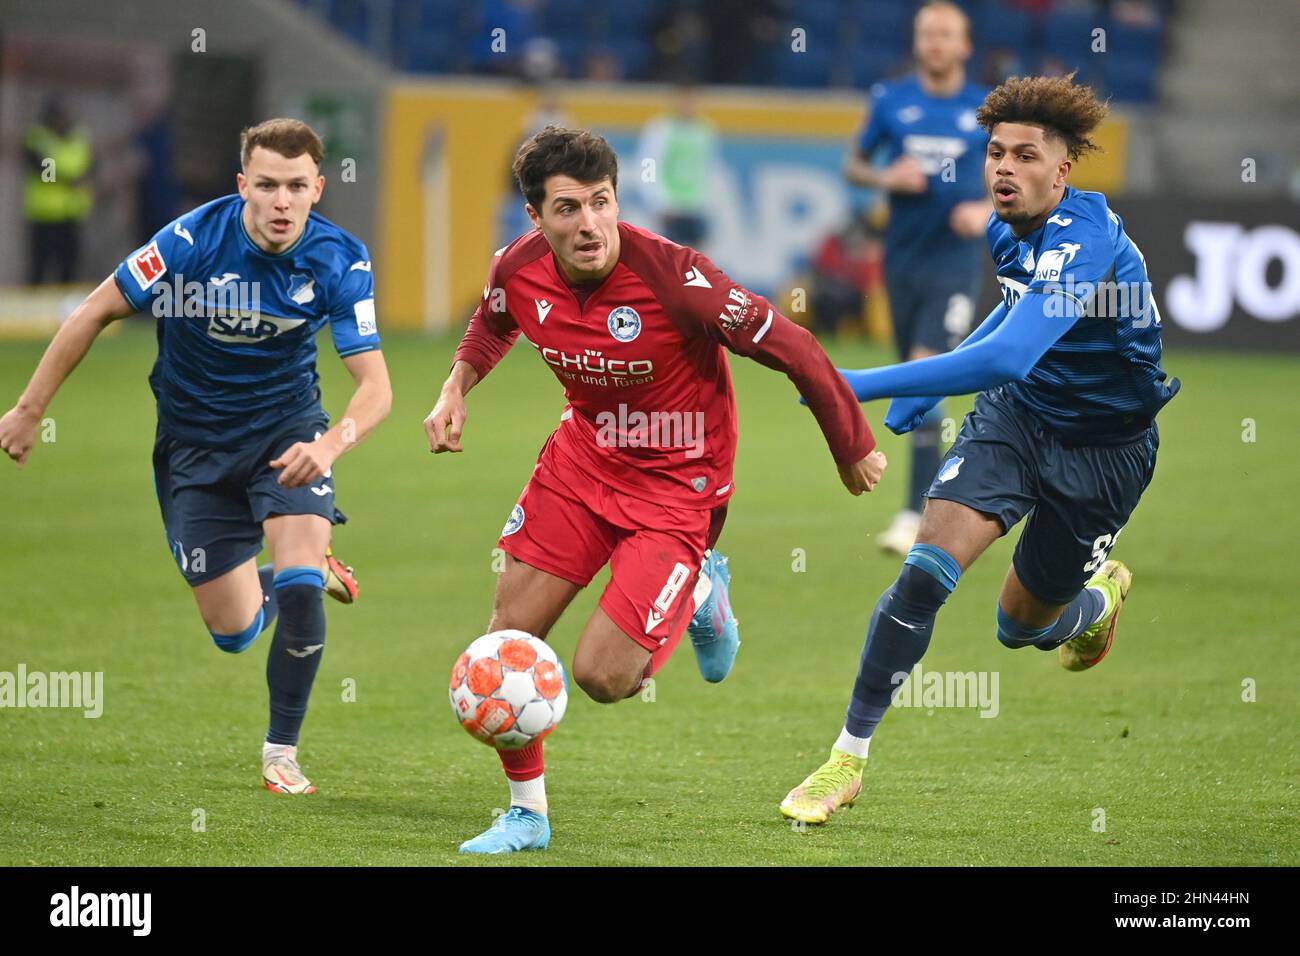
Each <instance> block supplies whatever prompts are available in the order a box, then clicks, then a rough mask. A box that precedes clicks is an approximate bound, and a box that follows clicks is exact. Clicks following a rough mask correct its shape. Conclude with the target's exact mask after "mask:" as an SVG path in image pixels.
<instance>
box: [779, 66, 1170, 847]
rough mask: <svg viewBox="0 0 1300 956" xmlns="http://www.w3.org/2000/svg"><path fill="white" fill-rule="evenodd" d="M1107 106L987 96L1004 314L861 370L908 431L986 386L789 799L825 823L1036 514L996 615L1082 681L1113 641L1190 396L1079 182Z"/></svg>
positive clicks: (858, 387)
mask: <svg viewBox="0 0 1300 956" xmlns="http://www.w3.org/2000/svg"><path fill="white" fill-rule="evenodd" d="M1105 113H1106V107H1105V106H1104V105H1103V104H1101V103H1099V102H1098V101H1097V98H1096V96H1095V95H1094V94H1093V92H1092V90H1090V89H1088V88H1087V87H1085V86H1076V85H1075V84H1074V82H1073V75H1071V76H1068V77H1053V78H1048V77H1030V78H1012V79H1010V80H1008V81H1007V82H1006V83H1004V84H1003V85H1002V86H1000V87H998V88H997V89H996V90H994V91H993V92H992V93H990V94H989V96H988V99H987V100H985V102H984V104H983V105H982V106H981V107H980V110H979V122H980V125H981V126H983V127H984V128H985V129H986V130H988V131H989V134H990V138H989V144H988V149H987V152H986V156H985V161H984V178H985V181H986V183H987V186H988V189H989V193H990V195H991V197H992V200H993V208H994V214H993V216H991V217H990V219H989V223H988V243H989V249H990V251H991V252H992V255H993V261H994V263H995V265H996V267H997V276H998V282H999V283H1000V284H1001V286H1002V291H1003V302H1002V304H1000V305H999V306H998V307H997V308H996V309H994V310H993V312H992V313H990V314H989V316H988V318H987V319H985V320H984V322H983V323H982V324H981V325H980V326H979V328H977V329H976V330H975V331H974V332H972V333H971V334H970V336H969V337H968V338H967V339H966V340H965V341H964V342H962V344H961V345H960V346H958V348H957V349H956V350H954V351H952V352H949V353H948V354H946V355H937V356H932V357H930V358H925V359H921V360H919V361H914V362H904V363H902V364H899V365H892V366H886V367H882V368H876V369H865V370H862V371H853V372H845V373H844V375H845V378H846V379H847V380H848V382H849V384H850V386H852V388H853V390H854V392H855V394H856V395H857V396H858V398H859V399H861V400H862V401H868V400H871V399H876V398H884V397H892V398H893V402H892V403H891V404H890V407H889V413H888V415H887V416H886V418H885V424H886V426H888V427H889V428H890V430H892V431H894V432H895V433H898V434H902V433H904V432H907V431H909V430H911V429H913V428H915V427H916V426H917V424H918V423H920V422H921V421H923V420H924V418H925V416H926V415H927V414H928V413H929V411H930V409H931V408H933V407H934V405H935V404H936V403H937V402H938V401H939V398H938V397H937V396H941V395H960V394H965V393H968V392H979V393H980V394H979V395H978V396H977V398H976V399H975V408H974V410H973V411H972V412H971V413H970V414H969V415H968V416H966V420H965V422H964V423H963V425H962V429H961V432H960V433H959V434H958V436H957V441H956V442H955V443H954V445H953V447H952V449H951V451H950V452H949V454H948V457H947V459H946V461H945V462H944V464H943V466H942V467H941V468H940V469H939V472H938V474H937V475H936V476H935V479H934V482H933V484H931V485H930V488H929V491H928V492H927V493H926V496H927V498H928V499H929V501H928V503H927V505H926V508H925V512H924V514H923V516H922V520H921V527H920V531H919V533H918V535H917V543H916V545H915V546H914V547H913V548H912V549H911V550H910V551H909V553H908V555H907V558H906V560H905V561H904V562H903V569H902V571H901V573H900V574H899V576H898V579H897V580H896V581H895V582H894V584H893V585H892V586H891V587H890V588H889V590H887V591H886V592H885V593H884V594H883V595H882V596H881V598H880V601H879V603H878V604H877V605H876V608H875V611H874V612H873V614H872V617H871V624H870V627H869V630H868V632H867V640H866V646H865V648H864V649H863V652H862V660H861V664H860V665H859V668H858V675H857V680H856V682H855V684H854V687H853V696H852V700H851V702H850V704H849V708H848V714H847V717H846V719H845V722H844V729H843V731H842V732H841V734H840V736H839V739H838V740H837V741H836V742H835V746H834V748H833V749H832V750H831V756H830V759H829V760H828V761H827V762H826V763H825V764H824V765H823V766H822V767H820V768H819V769H818V770H816V771H815V772H814V773H813V774H812V775H810V776H809V777H808V778H807V779H806V780H804V782H803V783H802V784H800V785H799V786H798V787H796V788H795V789H794V790H792V791H791V792H790V793H789V795H787V796H786V798H785V800H784V801H783V802H782V803H781V807H780V809H781V812H782V813H783V814H784V815H785V816H787V817H791V818H793V819H796V820H802V821H804V822H807V823H823V822H825V821H826V819H827V818H828V817H829V816H830V814H832V813H834V812H835V811H836V810H837V809H839V808H840V807H841V806H847V805H849V804H851V803H852V802H853V801H854V799H855V798H856V797H857V796H858V793H859V791H860V789H861V786H862V771H863V768H864V767H865V765H866V759H867V751H868V745H869V744H870V742H871V737H872V734H873V733H874V731H875V729H876V726H877V725H878V724H879V723H880V720H881V718H882V717H883V716H884V714H885V712H886V710H887V709H888V708H889V705H890V702H891V694H892V692H893V691H895V690H896V689H897V687H898V684H899V675H905V674H908V673H910V672H911V671H912V669H913V667H915V666H916V664H917V662H918V661H920V659H921V656H922V655H923V654H924V653H925V650H926V647H927V646H928V645H929V643H930V635H931V632H932V631H933V628H934V621H935V616H936V615H937V614H938V612H939V608H940V607H941V606H942V605H943V603H944V601H946V600H947V598H948V595H949V594H950V593H951V592H952V591H953V589H954V588H955V587H956V586H957V583H958V581H959V579H960V578H961V575H962V573H963V572H964V571H965V570H966V569H967V568H968V567H970V565H971V564H972V563H973V562H974V561H975V559H976V558H978V557H979V556H980V554H981V553H983V551H984V550H985V549H986V548H987V547H988V546H989V545H990V544H992V543H993V542H994V541H996V540H997V539H998V538H999V537H1001V536H1002V535H1004V534H1006V533H1007V532H1008V531H1010V530H1011V528H1012V527H1013V526H1014V525H1015V524H1017V523H1018V522H1019V521H1020V520H1021V519H1022V518H1025V517H1026V516H1028V520H1027V522H1026V525H1025V529H1024V531H1023V533H1022V534H1021V536H1020V541H1019V542H1018V543H1017V545H1016V550H1015V556H1014V558H1013V561H1012V564H1011V567H1010V568H1009V569H1008V571H1007V576H1006V580H1005V581H1004V582H1003V585H1002V592H1001V594H1000V596H999V598H998V604H997V609H996V621H997V637H998V640H999V641H1001V642H1002V643H1003V644H1004V645H1006V646H1007V647H1011V648H1022V647H1029V646H1033V647H1036V648H1039V649H1040V650H1044V651H1053V650H1054V651H1056V652H1057V653H1058V656H1059V658H1060V662H1061V664H1062V665H1063V666H1064V667H1065V668H1066V669H1067V670H1071V671H1082V670H1086V669H1088V668H1090V667H1093V666H1095V665H1096V664H1098V663H1099V662H1100V661H1101V660H1102V659H1103V658H1104V657H1105V656H1106V654H1107V653H1108V652H1109V650H1110V648H1111V645H1112V643H1113V641H1114V639H1115V628H1116V622H1117V619H1118V617H1119V612H1120V608H1121V606H1122V605H1123V603H1124V600H1125V598H1126V597H1127V595H1128V590H1129V586H1130V584H1131V583H1132V574H1131V573H1130V572H1129V570H1128V568H1126V567H1125V566H1124V565H1123V564H1121V563H1120V562H1118V561H1115V560H1111V559H1110V550H1111V548H1112V547H1113V546H1114V544H1115V540H1116V539H1117V538H1118V537H1119V534H1120V531H1121V530H1122V529H1123V528H1124V525H1125V524H1126V523H1127V522H1128V519H1129V516H1130V515H1131V514H1132V512H1133V509H1134V508H1135V507H1136V505H1137V503H1138V499H1139V498H1140V497H1141V495H1142V493H1143V491H1145V490H1146V487H1147V485H1148V484H1149V483H1150V481H1151V478H1152V475H1153V473H1154V471H1155V462H1156V449H1157V448H1158V447H1159V443H1160V438H1159V432H1158V431H1157V428H1156V424H1155V417H1156V414H1157V413H1158V412H1159V411H1160V409H1161V408H1162V407H1163V406H1164V405H1165V403H1167V402H1168V401H1169V400H1170V399H1171V398H1173V396H1174V395H1175V393H1176V392H1177V391H1178V380H1177V379H1173V380H1171V381H1169V382H1166V374H1165V372H1164V370H1163V369H1162V368H1161V366H1160V313H1159V310H1158V309H1157V307H1156V304H1155V301H1154V299H1153V298H1152V296H1151V286H1150V282H1149V280H1148V278H1147V271H1146V263H1145V261H1144V260H1143V258H1142V253H1141V252H1139V251H1138V248H1137V247H1136V246H1135V245H1134V244H1133V242H1132V241H1131V240H1130V239H1129V237H1128V236H1127V235H1126V234H1125V232H1124V224H1123V222H1122V221H1121V220H1120V218H1119V216H1117V215H1116V214H1115V213H1113V212H1112V211H1111V210H1110V208H1109V206H1108V205H1107V203H1106V197H1105V196H1103V195H1102V194H1101V193H1096V192H1083V191H1080V190H1078V189H1075V188H1073V187H1072V186H1070V185H1068V183H1067V182H1066V180H1067V178H1068V176H1069V173H1070V169H1071V167H1072V166H1073V165H1074V161H1075V160H1077V159H1078V157H1079V156H1080V155H1081V154H1083V153H1085V152H1087V151H1088V150H1091V149H1094V148H1095V145H1094V144H1093V143H1092V141H1091V139H1090V138H1089V137H1090V135H1091V133H1092V131H1093V130H1094V129H1095V128H1096V126H1097V124H1098V123H1100V122H1101V120H1102V118H1103V117H1104V116H1105Z"/></svg>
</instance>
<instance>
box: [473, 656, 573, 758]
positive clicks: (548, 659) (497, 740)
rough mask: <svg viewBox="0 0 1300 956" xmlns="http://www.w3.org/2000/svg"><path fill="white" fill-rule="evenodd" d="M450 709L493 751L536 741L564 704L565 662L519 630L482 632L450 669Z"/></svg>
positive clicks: (548, 729)
mask: <svg viewBox="0 0 1300 956" xmlns="http://www.w3.org/2000/svg"><path fill="white" fill-rule="evenodd" d="M450 696H451V709H452V711H453V712H454V713H455V714H456V719H457V720H459V721H460V725H461V726H462V727H464V728H465V729H466V730H467V731H469V733H470V734H472V735H473V736H474V737H476V738H478V739H479V740H481V741H483V743H485V744H489V745H490V746H493V747H496V748H497V749H498V750H518V749H520V748H521V747H527V746H528V745H529V744H531V743H532V742H533V741H535V740H541V739H542V738H543V737H545V736H546V735H547V734H549V733H550V732H551V731H552V730H554V729H555V725H556V724H558V723H559V722H560V718H562V717H563V716H564V709H565V707H567V706H568V703H569V692H568V691H567V690H566V689H565V686H564V665H562V664H561V663H560V659H559V657H558V656H557V655H556V653H555V651H553V650H552V649H551V647H550V645H548V644H547V643H546V642H545V641H541V640H538V639H537V638H535V637H533V636H532V635H531V634H525V633H524V632H523V631H493V632H492V633H491V634H484V635H483V636H482V637H480V638H479V639H478V640H476V641H475V642H474V643H473V644H471V645H470V646H469V649H468V650H467V651H465V653H464V654H462V655H460V657H459V659H457V661H456V666H455V667H453V668H452V669H451V692H450Z"/></svg>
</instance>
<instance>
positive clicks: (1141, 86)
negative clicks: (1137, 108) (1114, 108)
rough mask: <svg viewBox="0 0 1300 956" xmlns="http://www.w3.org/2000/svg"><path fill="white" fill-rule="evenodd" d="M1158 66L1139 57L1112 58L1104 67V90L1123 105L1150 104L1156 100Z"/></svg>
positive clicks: (1152, 61) (1149, 60) (1153, 61)
mask: <svg viewBox="0 0 1300 956" xmlns="http://www.w3.org/2000/svg"><path fill="white" fill-rule="evenodd" d="M1159 72H1160V66H1159V64H1158V63H1157V62H1156V61H1155V60H1151V59H1146V58H1141V57H1113V58H1112V59H1111V60H1110V61H1109V62H1108V63H1107V66H1106V70H1105V74H1104V75H1105V86H1106V90H1107V91H1108V92H1109V93H1110V94H1111V95H1112V96H1113V97H1114V98H1115V99H1116V100H1120V101H1122V102H1125V103H1150V102H1153V101H1154V100H1155V99H1156V78H1157V76H1158V75H1159Z"/></svg>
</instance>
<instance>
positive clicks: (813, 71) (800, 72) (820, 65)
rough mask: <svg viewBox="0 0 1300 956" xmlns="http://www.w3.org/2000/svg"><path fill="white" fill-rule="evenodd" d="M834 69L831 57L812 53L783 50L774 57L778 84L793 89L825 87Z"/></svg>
mask: <svg viewBox="0 0 1300 956" xmlns="http://www.w3.org/2000/svg"><path fill="white" fill-rule="evenodd" d="M833 67H834V61H833V58H832V57H828V56H817V55H815V54H814V53H811V52H809V53H795V52H793V51H791V50H788V49H787V50H785V51H783V52H782V53H780V54H778V55H777V57H776V69H777V77H778V80H779V82H780V83H783V84H784V85H786V86H794V87H803V88H808V87H818V86H826V85H828V84H829V83H830V80H831V70H832V68H833Z"/></svg>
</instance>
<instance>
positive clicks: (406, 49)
mask: <svg viewBox="0 0 1300 956" xmlns="http://www.w3.org/2000/svg"><path fill="white" fill-rule="evenodd" d="M394 41H395V42H394V44H393V60H394V66H396V67H397V69H399V70H406V71H408V72H412V73H454V72H458V71H459V70H460V69H462V68H463V66H464V62H463V57H462V52H463V50H462V46H461V44H460V42H459V39H458V37H457V35H456V34H455V33H454V32H450V31H440V30H407V31H405V32H404V33H401V34H398V35H396V36H395V37H394Z"/></svg>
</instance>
